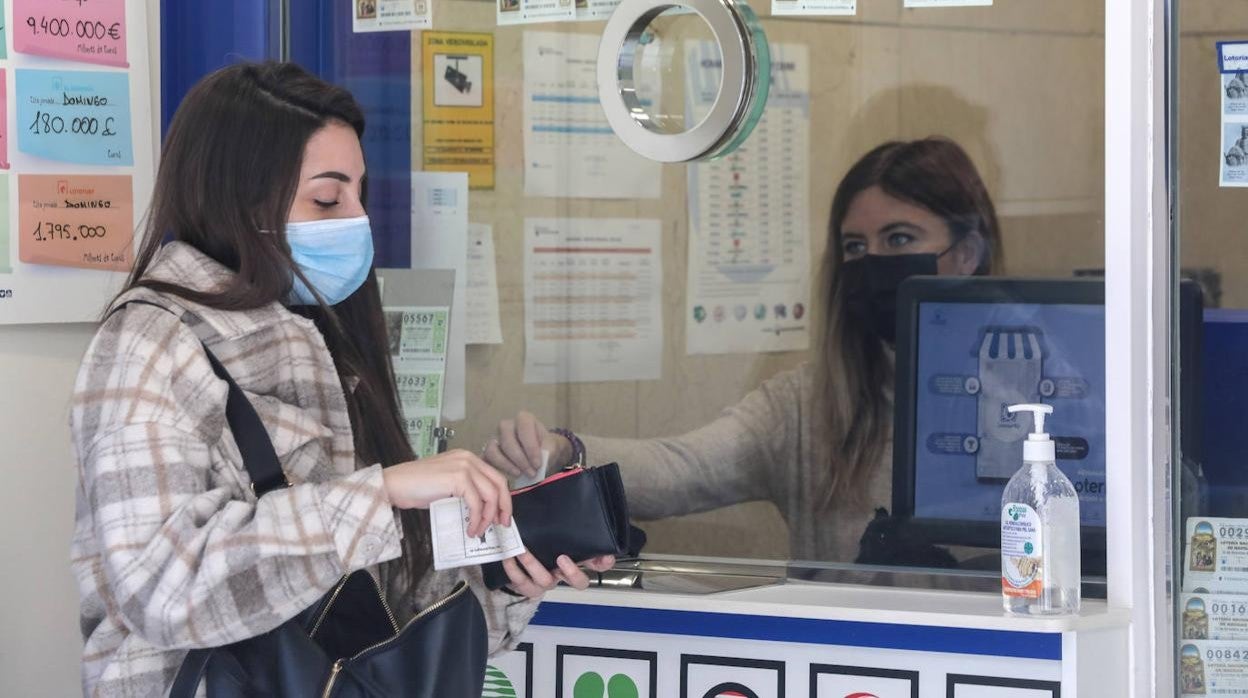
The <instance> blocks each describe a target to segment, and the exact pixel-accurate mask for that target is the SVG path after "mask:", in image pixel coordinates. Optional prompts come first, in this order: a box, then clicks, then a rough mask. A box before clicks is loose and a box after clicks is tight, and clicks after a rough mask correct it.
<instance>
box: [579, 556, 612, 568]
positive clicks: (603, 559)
mask: <svg viewBox="0 0 1248 698" xmlns="http://www.w3.org/2000/svg"><path fill="white" fill-rule="evenodd" d="M581 564H583V565H585V566H586V567H588V568H589V569H591V570H593V571H595V572H607V571H609V570H610V569H611V568H612V567H615V556H614V555H600V556H598V557H593V558H590V559H588V560H586V561H585V562H583V563H581Z"/></svg>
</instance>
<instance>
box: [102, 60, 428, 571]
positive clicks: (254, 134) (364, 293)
mask: <svg viewBox="0 0 1248 698" xmlns="http://www.w3.org/2000/svg"><path fill="white" fill-rule="evenodd" d="M331 123H342V124H346V125H348V126H350V127H351V128H352V129H353V130H354V131H355V133H356V135H357V136H360V137H363V134H364V113H363V111H362V110H361V109H360V105H359V104H358V103H357V102H356V101H355V98H354V97H352V96H351V93H350V92H348V91H346V90H345V89H343V88H341V87H337V86H334V85H331V84H329V83H327V82H325V81H323V80H321V79H320V78H318V77H316V76H315V75H312V74H311V73H309V72H307V71H306V70H304V69H303V68H300V67H299V66H297V65H295V64H293V63H275V62H266V63H238V64H235V65H232V66H229V67H226V68H222V69H221V70H218V71H216V72H215V73H213V74H211V75H209V76H207V77H205V78H204V79H203V80H201V81H200V82H199V83H198V84H196V85H195V86H194V87H193V88H192V89H191V91H190V92H188V93H187V95H186V98H185V99H184V100H183V101H182V104H181V106H180V107H178V111H177V114H175V115H174V117H173V122H172V123H171V124H170V126H169V132H168V134H167V135H166V136H165V142H164V146H163V148H162V150H161V158H160V169H159V172H158V173H157V176H156V186H155V191H154V192H153V195H152V204H151V210H150V211H149V213H148V217H147V222H146V225H145V230H144V238H143V242H142V246H141V248H140V250H139V253H138V256H137V257H136V260H135V264H134V270H133V271H132V272H131V274H130V278H129V281H128V283H127V284H126V289H125V290H129V289H131V288H134V287H137V286H142V287H147V288H150V289H153V290H156V291H159V292H161V293H167V294H172V295H175V296H179V297H182V298H186V299H187V300H190V301H192V302H195V303H199V304H202V305H206V306H209V307H212V308H218V309H222V310H250V309H255V308H260V307H263V306H266V305H269V304H271V303H274V302H280V301H281V300H282V299H284V298H286V297H287V296H288V294H289V292H290V289H291V285H292V283H293V279H294V278H295V277H296V276H297V277H299V278H301V279H302V278H304V277H303V275H302V273H301V272H300V270H299V268H298V266H297V265H296V264H295V263H294V261H293V260H292V259H291V255H290V247H289V246H288V245H287V243H286V238H285V235H284V232H283V231H284V230H285V228H286V221H287V218H288V216H289V212H290V208H291V204H292V203H293V201H294V198H295V193H296V191H297V189H298V184H299V173H300V171H301V169H302V165H303V152H304V148H305V147H306V146H307V143H308V140H309V139H310V138H311V137H312V135H313V134H314V133H316V132H317V131H319V130H320V129H321V128H323V127H325V126H326V125H327V124H331ZM366 183H367V180H365V184H366ZM260 231H271V232H272V233H274V234H262V233H261V232H260ZM166 237H168V238H171V239H173V240H180V241H182V242H184V243H186V244H188V245H191V246H192V247H195V248H196V249H198V250H199V251H200V252H203V253H204V254H205V255H207V256H209V257H211V258H212V259H214V260H216V261H217V262H219V263H220V264H222V265H223V266H225V267H227V268H229V269H230V270H232V271H233V272H235V273H234V275H233V277H232V278H231V280H230V283H229V284H228V285H226V286H225V287H224V288H221V289H218V290H215V291H212V292H208V293H204V292H199V291H195V290H192V289H189V288H185V287H183V286H180V285H178V284H175V283H167V282H161V281H155V280H152V279H149V278H145V274H146V272H147V270H148V267H149V266H150V265H151V262H152V259H153V257H154V256H155V255H156V253H157V251H158V250H159V249H160V247H161V245H162V244H163V243H164V241H165V239H166ZM304 281H305V283H306V279H304ZM307 285H308V287H309V288H311V287H312V284H307ZM124 292H125V291H124V290H123V293H124ZM291 310H292V311H294V312H297V313H300V314H302V315H304V316H306V317H308V318H310V319H312V320H313V321H314V322H315V323H316V326H317V328H318V329H319V330H320V332H321V334H322V335H324V338H325V343H326V345H327V346H328V347H329V352H330V354H331V355H332V356H333V360H334V365H335V366H336V368H337V370H338V374H339V378H340V381H341V383H342V386H343V392H344V394H345V395H346V397H347V407H348V411H349V413H350V416H351V426H352V430H353V432H354V435H355V451H356V455H357V456H359V458H360V459H361V460H362V461H363V462H365V463H381V464H382V465H383V466H389V465H394V464H397V463H403V462H406V461H410V460H412V459H413V458H414V455H413V453H412V448H411V445H410V444H409V443H408V440H407V435H406V432H405V430H404V428H403V423H402V416H401V413H400V410H399V405H398V398H397V391H396V388H395V383H394V368H393V366H392V365H391V362H390V354H389V351H388V344H387V342H386V325H385V320H384V316H383V314H382V309H381V297H380V294H379V292H378V286H377V278H376V275H375V274H374V273H373V271H372V270H370V271H369V274H368V278H367V279H366V280H365V282H364V284H363V285H362V286H361V287H360V288H359V289H358V290H356V291H355V293H353V294H351V296H350V297H348V298H347V299H346V300H344V301H342V302H341V303H338V304H337V305H335V306H332V307H330V306H329V305H327V304H326V303H325V302H324V301H323V300H320V302H319V303H318V304H317V305H312V306H297V307H293V308H291ZM353 381H354V382H355V385H354V387H353V388H352V387H351V383H352V382H353ZM402 521H403V529H404V530H403V548H404V555H403V558H402V559H401V561H400V562H399V563H397V565H391V566H389V569H388V570H387V571H388V572H389V573H396V572H397V573H399V574H401V575H405V574H410V575H412V577H411V578H410V579H408V580H407V581H410V582H412V583H414V582H415V581H417V580H419V579H420V578H421V577H422V576H424V574H425V572H427V571H428V569H429V567H430V561H431V551H430V548H429V542H428V534H427V531H428V530H429V525H428V514H427V513H426V512H423V511H418V510H407V511H404V512H402Z"/></svg>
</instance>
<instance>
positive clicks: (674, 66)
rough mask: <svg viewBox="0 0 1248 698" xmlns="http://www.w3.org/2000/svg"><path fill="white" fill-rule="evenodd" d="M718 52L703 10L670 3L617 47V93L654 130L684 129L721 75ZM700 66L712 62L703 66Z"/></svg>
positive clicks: (701, 111)
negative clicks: (621, 47) (618, 84)
mask: <svg viewBox="0 0 1248 698" xmlns="http://www.w3.org/2000/svg"><path fill="white" fill-rule="evenodd" d="M722 63H723V56H722V55H721V54H720V51H719V43H718V42H716V41H715V36H714V35H713V34H712V33H711V27H710V25H709V24H707V23H706V20H704V19H702V15H700V14H698V13H697V12H693V11H691V10H689V9H688V8H686V7H683V6H680V7H669V8H667V9H665V10H663V11H662V12H660V13H659V14H658V15H657V16H655V17H654V19H652V20H651V21H650V23H649V24H648V25H647V26H646V28H645V29H643V30H642V32H641V33H640V34H639V35H637V38H636V40H631V39H630V40H627V41H626V43H625V46H624V48H623V49H622V50H621V51H620V55H619V59H618V61H617V66H616V74H617V75H618V76H619V81H620V97H621V99H623V101H624V104H625V106H626V107H627V108H628V111H629V115H630V116H632V118H633V120H634V121H636V122H637V123H638V125H640V126H642V127H644V128H647V129H649V130H651V131H654V132H656V133H662V134H677V133H683V132H684V131H687V130H689V129H690V128H691V127H693V126H695V125H696V124H697V123H698V122H699V121H701V120H702V119H703V118H705V116H706V114H705V112H706V111H707V110H706V109H705V108H701V107H703V106H704V105H709V104H711V103H713V102H714V100H715V98H716V97H717V96H718V94H719V88H720V84H721V82H722V80H721V79H720V76H719V69H718V68H719V66H720V65H722ZM704 66H713V67H714V69H713V70H709V71H708V70H707V69H706V68H705V67H704Z"/></svg>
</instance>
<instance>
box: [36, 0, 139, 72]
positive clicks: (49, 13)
mask: <svg viewBox="0 0 1248 698" xmlns="http://www.w3.org/2000/svg"><path fill="white" fill-rule="evenodd" d="M12 2H13V50H14V51H16V52H17V53H25V54H29V55H32V56H46V57H48V58H61V59H64V60H69V61H78V62H80V63H95V64H97V65H109V66H116V67H120V68H125V67H128V66H129V65H130V64H129V63H128V62H127V53H126V35H127V34H128V33H129V31H128V29H127V27H126V0H69V1H68V2H66V1H61V2H49V0H12Z"/></svg>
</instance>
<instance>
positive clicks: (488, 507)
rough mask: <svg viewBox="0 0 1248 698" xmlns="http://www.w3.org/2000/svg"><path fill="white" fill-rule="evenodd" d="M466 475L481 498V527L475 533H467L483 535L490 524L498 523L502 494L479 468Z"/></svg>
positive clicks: (474, 535)
mask: <svg viewBox="0 0 1248 698" xmlns="http://www.w3.org/2000/svg"><path fill="white" fill-rule="evenodd" d="M468 477H469V478H471V479H472V486H473V487H474V488H476V490H477V496H478V497H479V498H480V500H481V529H480V530H478V531H477V532H476V533H473V532H471V531H469V533H468V535H470V536H473V537H476V536H481V535H485V532H486V531H487V530H489V528H490V524H494V523H500V522H501V521H500V513H499V504H500V500H501V499H502V495H501V494H499V492H498V488H497V487H495V486H494V483H492V482H490V479H489V478H488V477H486V476H485V473H484V472H482V471H481V470H475V469H474V470H473V471H470V472H469V474H468Z"/></svg>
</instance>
